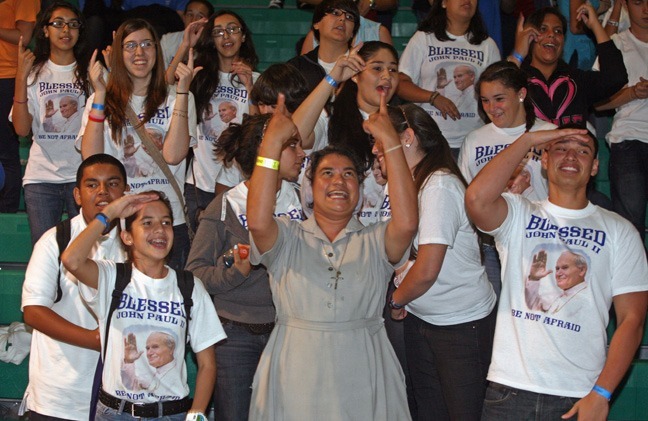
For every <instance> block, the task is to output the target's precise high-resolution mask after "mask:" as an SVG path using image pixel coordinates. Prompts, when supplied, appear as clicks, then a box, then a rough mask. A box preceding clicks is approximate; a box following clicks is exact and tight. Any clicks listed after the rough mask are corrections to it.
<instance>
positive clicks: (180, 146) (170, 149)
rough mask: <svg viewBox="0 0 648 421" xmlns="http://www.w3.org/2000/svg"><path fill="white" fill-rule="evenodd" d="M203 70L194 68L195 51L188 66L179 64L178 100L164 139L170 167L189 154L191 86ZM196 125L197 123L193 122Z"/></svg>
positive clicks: (166, 156)
mask: <svg viewBox="0 0 648 421" xmlns="http://www.w3.org/2000/svg"><path fill="white" fill-rule="evenodd" d="M201 70H202V67H196V68H194V58H193V49H190V50H189V60H188V61H187V64H184V63H179V64H178V66H177V67H176V71H175V78H176V79H177V80H178V83H177V85H176V100H175V104H174V106H173V111H172V113H171V123H170V124H169V130H168V131H167V134H166V136H165V138H164V146H162V156H164V160H165V161H166V162H167V163H168V164H170V165H177V164H179V163H181V162H182V161H183V160H184V159H185V158H186V157H187V153H189V143H190V142H189V141H190V135H189V124H190V123H189V119H190V117H191V116H190V115H189V101H190V99H189V96H190V95H189V86H190V85H191V81H192V79H193V77H194V76H195V75H196V73H198V72H199V71H201ZM193 123H195V121H194V122H193Z"/></svg>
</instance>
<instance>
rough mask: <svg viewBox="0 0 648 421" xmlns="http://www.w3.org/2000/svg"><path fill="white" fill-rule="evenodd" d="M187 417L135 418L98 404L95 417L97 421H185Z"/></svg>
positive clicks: (179, 415) (178, 415) (182, 415)
mask: <svg viewBox="0 0 648 421" xmlns="http://www.w3.org/2000/svg"><path fill="white" fill-rule="evenodd" d="M186 417H187V413H186V412H182V413H180V414H174V415H167V416H165V417H155V418H138V417H133V416H132V415H131V414H127V413H126V412H121V413H120V412H119V410H117V409H112V408H109V407H107V406H106V405H104V404H103V403H101V402H99V403H97V414H96V415H95V421H117V420H119V421H135V420H155V421H184V420H185V418H186Z"/></svg>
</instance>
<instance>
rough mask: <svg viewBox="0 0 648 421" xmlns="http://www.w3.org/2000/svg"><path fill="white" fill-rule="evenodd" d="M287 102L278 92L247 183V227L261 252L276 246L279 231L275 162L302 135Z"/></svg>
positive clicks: (277, 172) (277, 162) (277, 161)
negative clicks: (275, 105)
mask: <svg viewBox="0 0 648 421" xmlns="http://www.w3.org/2000/svg"><path fill="white" fill-rule="evenodd" d="M285 102H286V98H285V96H284V95H283V94H279V98H278V99H277V108H276V109H275V112H274V114H273V115H272V118H271V119H270V120H269V122H268V126H267V128H266V130H265V133H264V134H263V139H262V140H261V145H260V146H259V154H258V158H257V165H256V166H255V167H254V171H252V177H250V181H249V185H248V198H247V203H248V206H247V209H248V214H247V216H248V230H249V231H250V236H251V237H252V238H253V239H254V244H255V245H256V247H257V249H258V250H259V252H260V253H261V254H263V253H265V252H266V251H268V250H270V249H271V248H272V246H274V244H275V242H276V241H277V235H278V234H279V228H278V227H277V222H276V221H275V220H274V208H275V203H276V201H277V198H276V193H277V183H278V181H279V171H278V170H279V168H278V167H277V168H273V167H272V164H273V163H276V164H277V165H278V164H279V161H280V159H281V151H282V150H283V148H284V147H285V146H286V145H287V144H288V143H289V142H290V141H291V139H294V138H298V137H299V131H298V130H297V126H295V124H294V123H293V122H292V121H291V120H290V118H288V110H286V105H285ZM261 160H263V162H262V163H260V162H261Z"/></svg>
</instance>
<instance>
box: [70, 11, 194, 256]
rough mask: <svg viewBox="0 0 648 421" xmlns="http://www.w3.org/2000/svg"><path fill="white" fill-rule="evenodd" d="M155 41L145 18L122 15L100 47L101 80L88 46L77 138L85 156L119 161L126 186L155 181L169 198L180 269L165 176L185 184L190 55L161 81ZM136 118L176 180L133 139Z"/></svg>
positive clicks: (184, 235) (174, 198) (180, 229)
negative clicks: (105, 47)
mask: <svg viewBox="0 0 648 421" xmlns="http://www.w3.org/2000/svg"><path fill="white" fill-rule="evenodd" d="M158 41H159V40H158V38H157V35H156V33H155V30H154V29H153V27H152V26H151V25H150V24H149V23H148V22H147V21H145V20H141V19H133V20H128V21H126V22H124V23H123V24H122V25H121V26H120V27H119V29H118V30H117V32H116V33H115V37H114V40H113V44H112V48H111V51H109V52H108V51H105V52H104V58H109V63H108V65H109V68H110V73H109V75H108V81H107V82H106V80H105V78H106V72H105V69H104V68H103V66H102V65H101V63H100V62H99V61H97V52H96V51H95V53H94V55H93V57H92V59H91V61H90V79H91V81H92V85H93V87H94V90H95V93H94V94H93V95H92V96H90V98H89V99H88V103H87V105H86V109H85V112H84V118H83V122H82V126H81V130H80V132H79V136H78V140H77V141H80V142H81V152H82V154H83V156H84V157H85V156H90V155H93V154H95V153H103V152H105V153H108V154H111V155H114V156H116V157H117V158H119V159H120V160H121V161H122V162H124V166H125V167H126V172H127V174H128V181H129V183H130V187H131V189H132V190H133V191H135V192H139V191H142V190H144V189H146V188H147V187H148V186H150V185H158V186H159V188H160V190H161V191H163V192H164V193H165V194H166V195H167V196H168V197H169V198H170V200H171V205H172V208H173V217H174V218H173V219H174V221H175V226H174V233H175V242H174V248H173V250H172V252H171V259H170V264H171V266H172V267H174V268H183V267H184V264H185V261H186V256H187V252H188V249H189V235H188V232H187V226H186V221H185V217H184V213H183V206H182V197H181V196H179V195H178V194H177V192H176V191H175V190H174V188H173V185H172V184H171V181H174V182H175V183H177V185H178V186H180V189H181V188H182V187H183V186H184V181H185V173H186V164H185V158H186V156H187V153H188V151H189V146H190V144H191V143H192V142H194V141H195V138H196V113H195V107H194V101H193V98H190V96H191V93H190V92H189V86H190V83H191V80H192V78H193V75H194V68H193V56H192V54H190V55H189V57H190V59H189V62H188V63H187V64H183V63H181V64H179V65H178V66H177V68H176V70H175V75H176V79H177V84H176V85H172V86H170V87H168V88H167V84H166V82H165V80H164V64H163V62H162V52H161V50H160V48H159V45H158ZM129 107H130V108H132V110H133V111H134V112H135V113H136V114H137V115H138V118H139V120H140V121H139V122H132V121H128V118H127V110H128V108H129ZM136 125H144V128H145V131H146V132H147V133H149V135H148V136H149V137H152V138H153V139H151V140H152V141H153V142H154V143H155V144H156V146H157V147H158V149H160V152H161V154H162V156H163V158H164V161H165V162H166V164H167V165H168V166H169V169H170V171H171V173H172V174H173V178H174V179H175V180H168V179H167V176H166V175H165V173H164V172H163V170H162V168H160V166H159V164H158V163H157V161H155V159H154V158H153V157H152V156H151V153H153V152H152V151H148V150H147V148H146V146H145V144H144V141H143V140H142V139H140V137H139V134H138V132H137V131H136V128H135V127H134V126H136ZM162 133H165V135H164V136H162ZM150 134H154V135H153V136H151V135H150ZM180 194H182V193H180Z"/></svg>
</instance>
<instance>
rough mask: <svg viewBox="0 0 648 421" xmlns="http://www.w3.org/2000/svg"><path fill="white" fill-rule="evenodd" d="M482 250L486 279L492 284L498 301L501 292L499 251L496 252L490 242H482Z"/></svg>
mask: <svg viewBox="0 0 648 421" xmlns="http://www.w3.org/2000/svg"><path fill="white" fill-rule="evenodd" d="M482 251H483V252H484V267H485V268H486V276H488V280H489V281H490V283H491V285H493V290H494V291H495V295H497V300H498V301H499V296H500V293H501V292H502V265H501V263H500V260H499V253H497V249H496V248H495V246H494V245H491V244H482Z"/></svg>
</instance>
